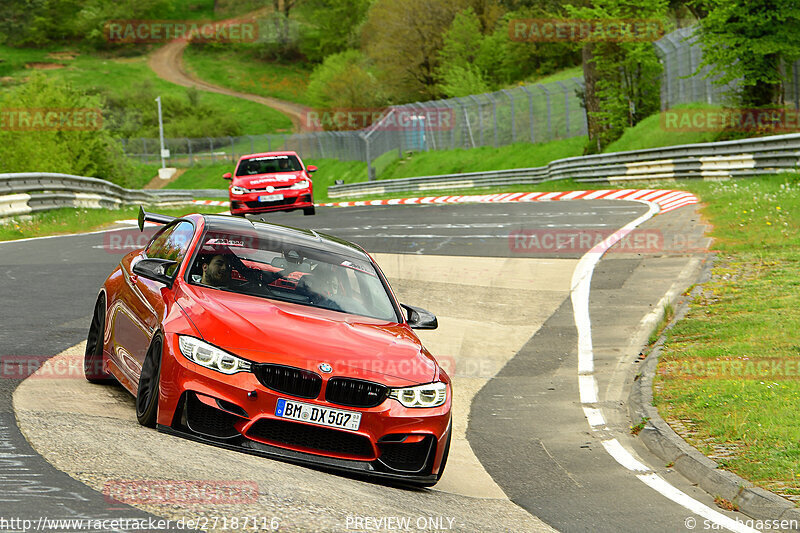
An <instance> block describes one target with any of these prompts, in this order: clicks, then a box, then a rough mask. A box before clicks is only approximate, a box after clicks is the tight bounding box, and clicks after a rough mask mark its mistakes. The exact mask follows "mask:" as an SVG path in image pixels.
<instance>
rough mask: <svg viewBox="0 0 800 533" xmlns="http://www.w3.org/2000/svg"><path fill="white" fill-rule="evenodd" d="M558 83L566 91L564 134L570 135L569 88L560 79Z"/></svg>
mask: <svg viewBox="0 0 800 533" xmlns="http://www.w3.org/2000/svg"><path fill="white" fill-rule="evenodd" d="M556 84H557V85H558V86H559V87H561V90H562V91H564V136H565V137H569V89H567V86H566V85H564V84H563V83H562V82H560V81H557V82H556Z"/></svg>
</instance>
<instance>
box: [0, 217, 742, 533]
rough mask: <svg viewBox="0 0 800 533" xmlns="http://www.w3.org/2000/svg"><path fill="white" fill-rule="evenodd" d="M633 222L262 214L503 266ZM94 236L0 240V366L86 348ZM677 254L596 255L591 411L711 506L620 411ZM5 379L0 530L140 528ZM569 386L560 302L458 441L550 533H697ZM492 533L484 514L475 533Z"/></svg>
mask: <svg viewBox="0 0 800 533" xmlns="http://www.w3.org/2000/svg"><path fill="white" fill-rule="evenodd" d="M646 210H647V208H646V206H644V205H642V204H639V203H634V202H619V201H574V202H573V201H569V202H543V203H532V204H500V205H491V204H489V205H487V204H476V205H458V206H454V205H426V206H396V207H362V208H346V209H319V210H318V214H317V216H315V217H303V216H302V215H299V214H296V213H290V214H275V215H270V216H268V217H265V218H266V219H268V220H269V221H273V222H276V223H280V224H286V225H294V226H299V227H313V228H315V229H319V230H321V231H324V232H326V233H330V234H333V235H337V236H340V237H343V238H345V239H349V240H352V241H354V242H358V243H359V244H361V245H363V246H364V247H365V248H366V249H367V250H369V251H370V252H376V253H389V254H430V255H450V256H464V257H465V258H466V257H474V256H483V257H498V258H502V257H517V256H518V255H519V254H518V253H517V252H513V251H512V250H511V248H510V241H509V233H510V232H512V231H515V230H530V229H536V230H541V229H547V230H550V231H562V230H564V231H567V230H569V229H575V228H580V229H593V230H606V231H608V232H611V231H614V230H616V229H618V228H620V227H622V226H623V225H625V224H626V223H628V222H630V221H631V220H633V219H635V218H637V217H638V216H640V215H641V214H643V213H644V212H646ZM646 226H649V227H652V228H654V230H655V231H662V232H664V233H665V234H666V233H668V232H673V233H676V234H677V233H681V232H682V233H683V234H687V233H689V232H696V229H697V228H696V215H694V210H693V208H690V207H687V208H681V209H679V210H677V211H675V212H672V213H669V214H666V215H661V216H660V217H656V218H655V219H653V220H651V221H649V222H648V223H646ZM108 235H109V234H108V233H105V234H93V235H80V236H68V237H59V238H53V239H41V240H31V241H26V242H10V243H2V244H0V293H1V294H2V295H3V301H4V303H5V305H3V306H2V307H1V308H0V357H3V358H4V359H7V358H8V357H20V356H23V357H28V356H33V357H47V356H53V355H55V354H58V353H60V352H62V351H63V350H65V349H67V348H69V347H71V346H74V345H75V344H77V343H79V342H81V341H82V340H84V339H85V336H86V331H87V328H88V323H89V317H90V312H91V309H92V305H93V303H94V299H95V297H96V293H97V290H98V288H99V286H100V284H101V283H102V281H103V279H104V278H105V277H106V276H107V274H108V273H109V272H110V270H111V269H112V268H113V267H114V265H115V264H116V263H117V262H118V261H119V258H120V254H119V253H117V254H113V253H108V251H107V250H106V249H105V248H104V246H103V244H104V242H108V241H107V239H108ZM545 255H546V254H545ZM581 255H582V251H580V250H576V251H559V252H556V253H555V255H553V257H559V258H564V257H574V258H578V257H580V256H581ZM692 258H693V254H691V253H659V252H655V253H650V254H627V253H626V254H618V255H616V256H615V255H613V254H608V255H607V256H606V257H605V258H604V259H603V260H602V261H601V262H600V264H599V265H598V267H597V269H596V271H595V274H594V278H593V283H592V296H591V312H592V325H593V334H594V337H595V346H596V348H595V352H596V357H597V360H598V363H597V365H598V381H599V382H600V385H601V386H600V390H601V401H605V403H604V406H605V407H606V408H607V409H608V410H609V411H610V414H611V416H610V417H609V418H610V420H609V427H610V428H611V430H612V431H616V435H615V436H616V437H618V438H619V439H620V441H621V442H622V443H623V445H626V446H628V447H629V448H630V449H631V450H634V451H635V453H636V454H637V455H638V457H639V458H640V459H641V460H642V461H644V462H645V463H646V464H648V465H649V466H650V467H651V468H652V469H653V470H655V471H656V472H658V473H660V474H661V475H662V476H663V477H664V478H665V479H667V480H668V481H669V482H670V483H672V484H673V485H674V486H675V487H677V488H678V489H680V490H682V491H683V492H685V493H686V494H688V495H689V496H691V497H693V498H696V499H697V500H699V501H701V502H702V503H704V504H706V505H708V506H710V507H715V506H714V504H713V498H711V497H710V496H708V495H707V494H705V493H703V492H702V491H700V490H698V489H696V488H695V487H692V486H691V485H689V484H688V483H687V482H685V481H684V480H683V478H681V477H680V476H679V475H678V474H677V473H674V472H672V471H671V470H670V469H668V468H667V467H666V466H665V465H659V464H658V461H657V460H656V459H654V458H653V457H652V456H650V455H649V454H648V453H647V451H646V450H644V449H642V448H641V446H639V444H638V443H637V442H636V441H635V439H633V438H631V437H629V436H628V435H627V433H628V432H627V431H626V430H627V424H629V423H630V422H629V421H628V420H627V419H626V416H625V414H624V406H623V401H624V395H623V391H624V388H625V387H624V382H625V380H626V379H630V377H631V376H632V375H633V374H634V373H635V364H636V361H635V360H636V357H635V355H636V353H630V350H631V349H632V346H634V345H635V344H632V342H631V339H633V338H634V337H636V333H637V326H638V324H639V321H640V320H641V319H642V317H643V316H644V315H645V314H646V313H647V312H648V311H649V310H650V309H651V308H652V306H653V305H654V304H655V303H656V302H657V301H658V300H659V298H660V297H661V296H662V295H663V294H664V292H666V290H667V289H669V288H670V286H671V285H672V283H673V281H674V280H675V279H677V278H678V277H679V274H680V273H681V272H684V271H685V269H686V264H687V263H688V262H689V261H690V260H692ZM466 260H467V259H465V261H466ZM476 313H477V314H480V309H476ZM4 377H5V379H0V465H2V467H0V529H3V530H20V531H21V530H23V528H22V527H16V528H14V527H13V524H12V525H11V526H12V527H10V528H9V527H8V526H5V527H4V524H3V522H2V518H11V517H14V518H26V519H29V520H33V524H34V526H32V527H31V528H33V527H35V525H36V524H37V521H38V520H39V518H40V517H48V518H51V519H53V518H69V517H85V518H120V517H142V518H155V517H153V516H152V515H148V514H147V513H144V512H142V511H140V510H138V509H135V508H132V507H129V506H125V505H119V504H114V505H110V504H109V502H107V501H106V500H105V498H104V497H103V495H102V494H100V493H99V492H96V491H94V490H91V489H89V488H88V487H87V486H86V485H84V484H83V483H81V482H78V481H76V480H74V479H72V478H71V477H69V476H67V475H66V474H64V473H62V472H60V471H59V470H57V469H55V468H53V467H52V466H51V465H50V464H49V463H47V462H46V461H45V460H44V459H42V458H41V457H40V456H39V455H38V454H37V453H36V452H35V450H33V449H32V448H31V446H30V445H29V444H28V442H27V441H26V440H25V438H24V437H23V436H22V434H21V433H20V431H19V429H18V427H17V423H16V419H15V416H14V413H13V408H12V405H11V398H12V394H13V391H14V389H15V388H16V387H17V385H18V384H19V380H18V379H14V378H13V377H8V376H4ZM577 388H578V387H577V359H576V332H575V325H574V321H573V318H572V309H571V305H570V301H569V299H568V298H567V299H565V300H564V302H563V303H562V304H561V305H560V306H559V307H558V309H557V310H556V312H555V313H553V314H552V316H551V317H550V318H549V319H548V320H546V321H545V323H544V326H543V327H541V328H540V329H539V330H538V331H537V332H536V334H535V335H534V336H533V337H532V338H531V339H530V340H529V341H528V342H527V343H525V345H524V346H523V348H522V349H521V350H520V351H519V352H518V353H517V354H516V355H515V356H514V357H513V359H511V360H510V361H509V362H508V364H507V365H506V366H505V367H504V368H503V369H502V370H501V371H500V372H499V373H498V374H497V375H496V376H495V377H494V378H493V379H492V380H490V381H489V383H488V384H487V385H486V386H485V387H484V388H483V389H482V390H481V391H480V392H479V393H478V395H477V396H476V397H475V400H474V403H473V405H472V412H471V416H470V423H469V429H468V433H467V435H468V438H469V441H470V443H471V445H472V447H473V449H474V451H475V454H476V455H477V457H478V459H480V461H481V462H482V463H483V465H484V467H485V468H486V470H487V471H488V472H489V474H491V476H492V478H493V479H494V481H495V482H496V483H497V484H498V485H499V486H500V487H501V488H502V490H503V491H504V492H505V493H506V494H507V495H508V497H509V498H510V499H511V500H512V501H513V502H514V503H516V504H517V505H519V506H520V507H521V508H523V509H525V510H526V511H528V512H529V513H531V514H532V515H533V516H537V517H539V518H541V519H542V520H544V521H545V522H546V523H547V524H549V525H550V526H552V527H553V528H555V529H557V530H560V531H686V527H685V525H684V524H685V521H686V520H687V519H688V518H693V519H694V520H696V524H698V526H697V529H703V525H704V519H703V518H702V517H700V516H697V515H693V514H692V513H690V512H689V511H687V510H686V509H685V508H683V507H681V506H680V505H677V504H675V503H673V502H671V501H670V500H667V499H666V498H664V497H663V496H661V495H660V494H658V493H656V492H655V491H653V490H651V489H649V488H648V487H646V486H645V485H643V484H642V483H641V482H640V481H639V480H638V479H636V477H635V476H634V475H632V474H631V473H630V472H629V471H626V470H625V469H623V468H622V467H621V466H620V465H618V464H617V463H616V462H615V461H614V459H612V458H611V456H609V455H608V454H607V453H606V451H605V450H604V449H603V447H602V446H600V444H599V442H598V439H597V437H596V436H594V435H592V432H591V430H590V428H589V426H588V424H587V422H586V419H585V417H584V414H583V412H582V411H581V408H580V402H579V395H578V390H577ZM86 431H87V432H91V431H92V428H90V427H87V428H86ZM131 445H132V446H135V443H132V444H131ZM80 452H81V451H80V450H74V453H76V454H80ZM256 460H261V459H256ZM728 514H729V516H734V517H736V516H737V515H736V514H735V513H728ZM738 517H739V518H741V519H745V517H744V516H742V515H738ZM17 525H18V526H19V525H20V524H19V523H17ZM503 529H504V528H503V527H502V524H499V523H492V518H491V517H487V523H486V530H503ZM29 530H30V529H29ZM39 530H42V528H41V527H40V528H39ZM51 530H54V529H51ZM59 530H64V529H59ZM308 530H313V527H312V526H309V527H308Z"/></svg>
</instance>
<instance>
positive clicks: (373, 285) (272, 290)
mask: <svg viewBox="0 0 800 533" xmlns="http://www.w3.org/2000/svg"><path fill="white" fill-rule="evenodd" d="M188 281H189V283H191V284H194V285H203V286H206V287H213V288H215V289H219V290H224V291H229V292H236V293H241V294H247V295H251V296H257V297H261V298H267V299H271V300H281V301H286V302H293V303H298V304H301V305H308V306H313V307H319V308H322V309H330V310H333V311H340V312H343V313H350V314H354V315H361V316H366V317H371V318H377V319H381V320H387V321H392V322H396V321H397V314H396V313H395V309H394V306H393V305H392V301H391V299H390V296H389V293H388V292H387V289H386V287H384V284H383V283H382V282H381V279H380V278H379V277H378V274H377V272H376V271H375V268H374V267H373V266H372V264H371V263H370V262H369V261H367V260H364V259H358V258H355V257H351V256H349V255H345V254H339V253H335V252H331V251H329V250H320V249H318V248H315V247H313V246H310V245H307V244H305V243H301V242H295V241H293V240H291V239H286V238H280V236H279V237H276V236H274V235H271V234H266V233H265V234H263V235H260V234H259V233H258V232H256V233H254V234H252V235H242V234H233V233H226V232H224V231H216V230H215V231H211V230H209V231H208V232H207V233H206V235H205V236H204V237H203V241H202V245H201V247H200V250H199V252H198V253H197V254H196V256H195V259H194V262H193V263H192V265H191V266H190V267H189V276H188Z"/></svg>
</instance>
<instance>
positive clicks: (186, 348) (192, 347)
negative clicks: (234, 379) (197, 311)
mask: <svg viewBox="0 0 800 533" xmlns="http://www.w3.org/2000/svg"><path fill="white" fill-rule="evenodd" d="M178 344H179V345H180V348H181V353H182V354H183V355H184V357H186V358H187V359H188V360H190V361H192V362H194V363H197V364H198V365H200V366H204V367H206V368H210V369H211V370H216V371H217V372H222V373H223V374H235V373H237V372H249V371H250V361H245V360H244V359H239V358H238V357H236V356H235V355H231V354H229V353H228V352H226V351H224V350H220V349H219V348H217V347H216V346H212V345H211V344H208V343H207V342H203V341H201V340H200V339H196V338H194V337H188V336H185V335H181V336H179V337H178Z"/></svg>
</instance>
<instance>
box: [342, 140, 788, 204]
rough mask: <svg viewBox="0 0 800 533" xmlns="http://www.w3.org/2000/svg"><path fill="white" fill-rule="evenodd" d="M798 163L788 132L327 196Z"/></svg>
mask: <svg viewBox="0 0 800 533" xmlns="http://www.w3.org/2000/svg"><path fill="white" fill-rule="evenodd" d="M798 165H800V134H791V135H776V136H771V137H759V138H755V139H742V140H736V141H722V142H715V143H699V144H684V145H679V146H666V147H663V148H649V149H647V150H635V151H631V152H616V153H611V154H598V155H589V156H581V157H569V158H566V159H559V160H556V161H553V162H551V163H550V164H548V165H547V166H544V167H534V168H517V169H510V170H494V171H490V172H469V173H463V174H444V175H439V176H423V177H418V178H401V179H390V180H378V181H368V182H363V183H350V184H344V185H333V186H331V187H328V196H329V197H331V198H342V197H345V196H350V197H352V196H365V195H368V194H386V193H394V192H401V191H402V192H409V191H411V192H413V191H420V192H424V191H431V190H437V189H439V190H441V189H470V188H477V187H494V186H503V185H527V184H536V183H542V182H544V181H554V180H563V179H573V180H575V181H577V182H586V183H592V182H602V183H624V182H626V181H637V182H648V181H658V180H665V179H666V180H675V179H683V178H701V179H730V178H734V177H747V176H757V175H762V174H776V173H780V172H792V171H797V170H798Z"/></svg>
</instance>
